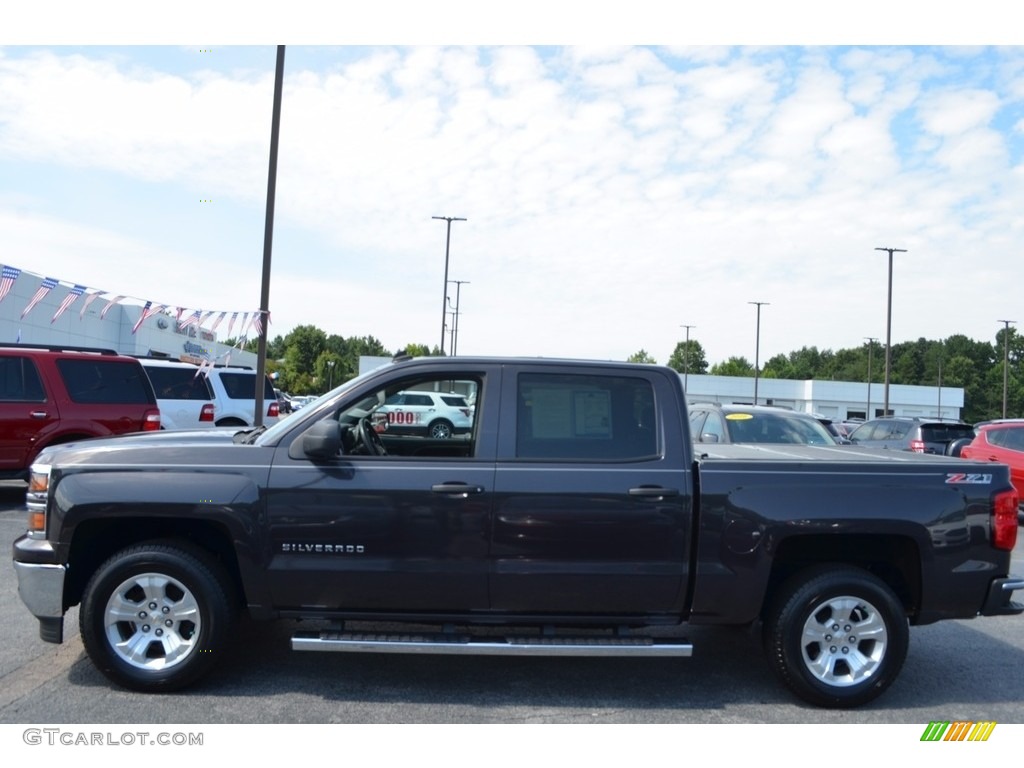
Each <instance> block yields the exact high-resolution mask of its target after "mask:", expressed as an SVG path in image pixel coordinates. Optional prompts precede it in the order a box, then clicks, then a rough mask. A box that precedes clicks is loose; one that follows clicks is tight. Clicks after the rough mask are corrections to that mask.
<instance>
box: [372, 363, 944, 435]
mask: <svg viewBox="0 0 1024 768" xmlns="http://www.w3.org/2000/svg"><path fill="white" fill-rule="evenodd" d="M390 362H391V358H388V357H360V358H359V372H360V373H366V372H367V371H370V370H373V369H374V368H378V367H380V366H382V365H387V364H388V363H390ZM679 378H680V379H683V380H684V381H685V388H686V400H687V402H690V403H744V404H751V403H753V402H754V378H753V377H752V376H706V375H697V374H689V375H684V374H679ZM884 401H885V392H884V385H882V384H877V383H876V384H871V385H868V384H867V383H865V382H856V381H815V380H808V381H797V380H794V379H764V378H760V379H758V380H757V403H758V405H774V406H776V407H779V408H789V409H791V410H794V411H803V412H805V413H813V414H817V415H819V416H824V417H826V418H829V419H832V420H833V421H843V420H845V419H867V418H875V417H877V416H881V415H882V413H883V410H882V409H883V405H884ZM963 407H964V390H963V388H961V387H919V386H910V385H907V384H890V385H889V411H890V412H891V413H892V414H893V415H894V416H918V417H921V418H929V419H930V418H943V419H959V418H960V411H961V409H962V408H963ZM868 413H870V414H871V415H870V416H868Z"/></svg>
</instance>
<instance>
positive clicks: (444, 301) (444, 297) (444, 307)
mask: <svg viewBox="0 0 1024 768" xmlns="http://www.w3.org/2000/svg"><path fill="white" fill-rule="evenodd" d="M430 218H432V219H439V220H440V221H447V222H448V236H447V237H446V238H445V241H444V283H442V284H441V288H443V289H444V290H442V291H441V354H442V355H443V354H444V329H445V326H446V325H447V322H446V321H447V314H448V252H449V249H450V248H451V244H452V222H453V221H465V219H462V218H459V217H458V216H431V217H430Z"/></svg>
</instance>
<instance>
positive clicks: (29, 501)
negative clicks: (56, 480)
mask: <svg viewBox="0 0 1024 768" xmlns="http://www.w3.org/2000/svg"><path fill="white" fill-rule="evenodd" d="M49 491H50V466H49V465H48V464H34V465H33V466H32V470H31V471H30V472H29V476H28V491H27V492H26V493H25V506H26V507H27V508H28V533H29V535H30V536H34V537H36V538H44V537H45V536H46V499H47V497H48V496H49Z"/></svg>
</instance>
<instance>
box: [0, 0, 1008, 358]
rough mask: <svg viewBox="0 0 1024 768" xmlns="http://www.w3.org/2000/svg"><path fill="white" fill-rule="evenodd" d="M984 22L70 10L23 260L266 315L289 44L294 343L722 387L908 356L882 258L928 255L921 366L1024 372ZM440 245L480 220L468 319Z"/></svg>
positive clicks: (280, 328)
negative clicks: (1004, 331) (799, 363)
mask: <svg viewBox="0 0 1024 768" xmlns="http://www.w3.org/2000/svg"><path fill="white" fill-rule="evenodd" d="M305 5H306V4H302V3H299V5H298V6H291V7H305ZM441 5H442V6H452V7H454V8H456V9H457V8H458V7H462V8H478V7H479V5H475V6H474V5H472V4H460V3H447V4H445V3H442V4H441ZM656 5H657V4H652V3H649V2H644V1H642V2H639V3H636V4H631V5H630V6H629V7H630V8H636V9H642V10H651V8H652V7H653V6H656ZM787 5H789V4H786V3H783V4H782V6H781V7H782V8H785V7H786V6H787ZM911 5H913V4H911ZM662 6H663V7H666V8H671V7H676V8H678V7H679V6H678V4H676V5H673V4H669V3H663V4H662ZM812 6H813V4H812ZM984 6H986V3H985V2H982V3H980V4H979V5H978V6H977V7H978V9H979V13H978V14H977V17H978V18H987V19H989V21H987V25H985V26H978V25H976V24H974V23H972V22H971V21H965V22H964V23H963V28H962V29H960V28H959V27H958V26H957V24H958V23H959V22H949V23H948V24H945V25H943V24H939V25H932V26H927V25H924V26H922V25H921V24H919V23H917V22H916V21H915V20H914V19H913V18H900V17H894V16H893V15H892V14H891V13H890V14H889V15H888V16H885V17H884V18H885V19H887V24H889V26H887V27H885V28H884V30H883V33H880V32H878V29H879V27H880V26H881V25H880V24H879V23H878V21H877V18H880V17H881V14H883V13H885V12H886V11H885V8H886V6H885V4H877V5H876V4H874V3H868V4H867V6H866V15H865V16H862V17H860V18H859V19H858V23H857V24H854V25H852V26H850V27H849V29H847V30H846V31H845V32H837V31H836V30H837V29H838V27H834V26H830V25H829V24H823V25H822V26H821V27H819V28H818V29H815V28H813V27H810V28H807V29H799V30H796V31H793V30H789V29H788V28H784V29H782V28H780V23H779V19H778V18H775V19H773V20H772V23H768V24H765V26H763V27H759V26H758V21H759V20H761V21H763V18H762V17H758V16H756V15H754V16H750V15H747V16H744V17H743V18H742V21H737V22H736V23H734V24H733V23H729V20H728V18H726V19H725V20H724V21H723V20H722V19H715V20H712V21H714V23H711V21H709V23H708V25H707V30H705V32H704V33H700V32H696V31H694V30H693V29H692V28H691V27H687V25H686V24H685V23H683V22H682V21H681V20H676V23H675V25H673V23H671V22H673V20H674V19H673V18H672V17H658V16H657V15H656V14H652V13H647V14H642V13H639V12H638V13H636V14H633V15H631V16H630V17H629V18H625V17H623V16H622V10H621V9H623V8H624V7H625V6H623V4H621V3H620V4H607V3H591V4H589V5H586V6H585V7H586V8H589V9H591V13H590V15H589V16H575V17H574V16H572V15H566V14H562V15H559V14H556V13H553V14H551V18H550V19H547V17H545V16H544V15H543V14H542V13H541V11H542V9H543V7H544V6H543V4H538V3H533V2H527V3H524V4H523V5H521V6H517V8H520V9H522V10H523V13H520V14H505V15H502V16H499V17H495V18H492V19H490V20H489V21H487V22H486V23H484V22H483V21H481V19H479V18H476V17H474V18H472V19H470V20H469V22H465V20H464V23H462V24H448V22H447V21H444V22H442V21H438V20H437V19H436V18H435V19H431V20H426V19H424V17H421V16H418V15H417V14H416V13H412V14H411V15H410V14H402V13H400V10H401V9H402V8H403V7H404V6H403V4H401V3H399V4H397V5H396V6H391V5H389V6H388V10H394V16H393V17H392V21H393V23H389V22H388V19H387V18H381V17H380V16H375V17H373V18H368V17H366V16H365V15H358V14H357V15H356V16H353V17H351V18H349V17H345V18H349V20H350V21H351V20H352V19H354V22H355V24H354V25H355V26H358V27H359V29H358V30H353V29H352V25H350V26H346V25H345V23H344V22H345V18H341V19H336V18H333V17H330V18H328V17H329V16H330V14H331V13H333V11H329V10H327V11H325V14H326V15H325V16H324V17H323V18H322V19H321V17H320V16H316V15H313V16H309V17H306V18H304V19H302V20H300V21H301V22H302V23H299V22H298V21H296V20H295V19H292V20H291V21H285V22H281V23H280V24H278V23H277V20H275V19H269V20H267V19H264V20H263V22H262V23H261V24H255V25H254V29H253V30H245V31H239V30H238V29H237V28H236V27H234V26H232V18H231V17H230V16H228V15H224V16H219V17H216V18H213V19H212V20H210V22H209V23H204V24H197V23H196V21H195V18H194V17H191V16H190V15H189V12H190V11H194V12H195V13H199V9H201V8H202V7H203V6H201V5H196V6H192V5H191V4H190V3H187V2H186V3H183V4H182V5H180V6H177V7H179V8H181V9H182V14H180V15H178V16H177V17H176V18H175V19H169V20H167V21H166V23H164V21H163V20H160V21H157V22H155V23H154V24H146V25H142V24H140V25H137V26H132V24H131V23H128V24H126V28H124V29H118V30H116V31H110V30H108V29H107V28H106V27H104V28H103V29H101V30H99V31H96V30H95V29H94V28H90V27H89V26H88V25H85V26H84V27H78V26H76V24H75V22H76V17H75V16H74V14H73V13H72V14H71V15H70V16H62V17H61V19H60V22H59V23H57V24H51V23H48V19H47V18H46V17H45V15H44V14H41V13H40V14H39V15H38V16H34V17H31V18H28V19H25V20H23V22H24V23H16V24H14V25H12V26H10V27H9V28H8V29H7V30H6V31H4V32H0V263H2V264H5V265H11V266H14V267H18V268H20V269H22V270H24V271H25V272H27V273H31V274H34V275H38V276H48V277H55V278H58V279H60V280H61V281H62V285H63V286H64V287H63V288H61V289H60V290H66V289H67V288H68V287H70V286H71V285H72V284H74V283H80V284H84V285H86V286H88V287H89V288H95V289H102V290H105V291H108V292H109V293H111V294H124V295H127V296H128V297H129V298H128V299H127V300H126V301H125V303H136V304H139V305H141V304H142V303H143V302H145V301H153V302H154V303H162V304H166V305H168V306H171V307H179V306H180V307H183V308H185V309H187V310H190V311H191V310H195V309H202V310H204V311H213V312H218V311H229V312H230V311H239V312H246V311H252V310H255V309H257V308H258V307H259V306H260V295H261V277H262V260H263V250H264V231H265V214H266V196H267V180H268V163H269V153H270V129H271V113H272V101H273V89H274V68H275V57H276V49H275V43H280V42H284V43H286V44H287V47H286V53H285V69H284V90H283V96H282V108H281V131H280V147H279V155H278V165H277V188H276V204H275V219H274V228H273V251H272V269H271V281H270V301H269V307H270V313H271V319H270V326H269V335H270V337H271V338H273V337H275V336H278V335H282V336H283V335H286V334H287V333H288V332H289V331H290V330H291V329H292V328H294V327H296V326H298V325H307V324H311V325H315V326H318V327H319V328H321V329H322V330H324V331H325V332H326V333H328V334H338V335H341V336H344V337H350V336H367V335H372V336H374V337H375V338H377V339H378V340H380V341H381V342H382V343H383V345H384V346H385V347H386V348H387V349H389V350H390V351H397V350H398V349H401V348H402V347H404V346H406V345H407V344H409V343H418V344H426V345H428V346H431V347H433V346H435V345H438V344H440V342H441V337H442V311H443V308H445V306H446V305H445V301H444V300H445V297H446V295H447V296H448V297H449V298H450V301H451V304H452V305H454V304H455V303H456V297H458V309H459V321H458V322H459V334H458V350H457V351H458V353H459V354H484V355H529V356H544V357H584V358H596V359H619V360H621V359H625V358H626V357H628V356H630V355H632V354H634V353H636V352H638V351H640V350H645V351H647V352H648V353H649V354H650V355H652V356H653V357H654V358H655V359H656V360H657V361H658V362H660V363H664V362H666V361H667V360H668V357H669V356H670V354H671V352H672V351H673V349H674V348H675V345H676V344H677V343H678V342H679V341H681V340H683V339H684V338H685V336H686V333H687V332H688V333H689V338H690V339H691V340H696V341H698V342H700V344H701V345H702V347H703V348H704V350H705V355H706V358H707V360H708V362H709V364H714V363H716V362H723V361H725V360H726V359H728V358H730V357H733V356H742V357H745V358H746V359H747V360H748V361H751V362H753V361H754V358H755V355H757V356H758V357H759V360H760V362H761V363H763V362H764V361H765V360H767V359H768V358H770V357H771V356H773V355H776V354H780V353H782V354H784V353H788V352H790V351H793V350H796V349H799V348H801V347H803V346H815V347H818V348H819V349H833V350H837V349H842V348H849V347H855V346H858V345H863V344H865V343H866V338H875V339H878V340H879V341H880V342H881V343H884V342H885V338H886V316H887V279H888V261H889V257H888V254H887V253H885V252H881V251H878V250H876V249H877V248H880V247H881V248H898V249H904V250H905V251H906V252H905V253H899V252H898V253H895V255H894V257H893V260H892V261H893V274H892V342H893V343H894V344H895V343H899V342H902V341H908V340H916V339H917V338H920V337H925V338H929V339H939V338H947V337H949V336H951V335H954V334H964V335H966V336H968V337H970V338H972V339H976V340H979V341H991V342H994V341H995V339H996V334H997V332H998V331H999V330H1000V329H1001V328H1003V322H1002V321H1004V320H1014V321H1017V320H1019V321H1021V323H1022V328H1024V312H1022V311H1021V306H1020V304H1021V301H1020V298H1019V296H1020V290H1019V286H1021V285H1024V258H1021V256H1022V245H1024V219H1022V217H1021V210H1022V207H1024V48H1022V47H1013V46H1008V45H1006V44H1005V43H1006V40H1004V39H1002V38H1003V36H1005V35H1006V34H1007V31H1006V30H1005V29H1002V28H1000V27H1001V26H1002V25H998V24H996V23H993V22H992V21H991V18H993V17H991V16H985V15H984V14H983V13H982V9H983V8H984ZM89 7H90V8H92V7H93V6H92V5H90V6H89ZM133 7H136V6H133ZM249 7H258V8H262V7H263V6H262V5H261V4H259V3H256V4H255V6H253V4H250V6H249ZM312 7H315V6H312ZM329 7H330V4H326V5H325V8H329ZM413 7H414V8H415V7H418V6H413ZM430 7H435V6H430ZM581 7H584V6H581ZM772 7H773V8H778V7H780V6H777V5H773V6H772ZM927 7H928V8H931V9H933V12H936V13H937V15H940V14H941V11H942V10H943V9H944V8H945V4H944V3H937V4H936V3H931V4H927ZM958 7H959V8H960V9H961V11H962V6H958ZM972 7H974V6H972ZM72 10H74V9H73V8H72ZM321 10H323V9H321ZM872 11H878V13H879V14H880V16H879V17H874V16H873V15H872V13H871V12H872ZM358 13H362V14H365V13H366V11H360V12H358ZM640 17H642V23H640V21H638V20H637V19H638V18H640ZM973 18H975V17H973V16H972V19H973ZM189 19H192V27H188V26H187V24H185V21H188V20H189ZM545 19H546V20H547V21H548V22H550V24H549V25H548V26H545V23H544V21H542V20H545ZM183 20H184V21H183ZM524 20H526V21H531V20H532V24H527V23H524ZM311 22H316V23H311ZM417 22H422V26H417ZM584 22H585V23H584ZM890 22H891V23H890ZM92 23H93V24H95V22H92ZM474 24H477V25H478V26H474ZM502 25H505V26H502ZM674 26H678V31H677V30H675V29H674V28H673V27H674ZM781 26H782V27H784V25H781ZM993 27H994V28H993ZM82 30H84V31H82ZM866 30H873V31H866ZM195 37H201V38H208V39H204V40H200V41H196V40H195V39H194V38H195ZM275 38H285V39H284V40H280V39H275ZM900 40H903V41H904V42H900ZM221 41H223V42H221ZM292 41H295V42H292ZM83 42H84V43H87V44H84V45H83V44H81V43H83ZM637 42H640V43H647V42H649V43H651V44H645V45H637V44H636V43H637ZM991 42H994V43H999V44H998V45H989V44H987V43H991ZM436 216H441V217H445V216H447V217H458V218H462V219H465V221H454V222H452V224H451V241H450V247H449V248H448V277H449V280H451V281H461V283H460V284H458V285H456V284H450V285H449V286H448V290H447V291H444V290H443V283H444V269H445V256H446V236H447V233H448V225H447V223H446V222H445V221H441V220H437V219H435V218H433V217H436ZM752 302H761V303H762V304H761V306H760V332H759V334H758V322H757V320H758V308H757V306H755V305H754V304H753V303H752ZM446 322H447V323H448V326H447V328H448V330H449V331H450V330H451V318H450V316H446ZM210 323H212V317H211V320H210V322H209V323H208V325H209V324H210ZM684 326H691V327H690V328H689V329H688V331H687V329H686V328H684ZM444 343H445V348H446V349H448V350H450V348H451V338H450V335H448V334H447V333H446V334H445V336H444Z"/></svg>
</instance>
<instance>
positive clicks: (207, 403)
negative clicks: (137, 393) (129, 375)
mask: <svg viewBox="0 0 1024 768" xmlns="http://www.w3.org/2000/svg"><path fill="white" fill-rule="evenodd" d="M139 362H141V363H142V367H143V369H145V371H146V375H147V376H149V381H150V383H151V384H152V385H153V391H154V392H155V393H156V402H157V406H158V407H159V408H160V428H161V429H206V428H210V427H215V426H216V424H215V423H214V417H215V415H216V408H215V407H214V402H213V390H212V389H211V388H210V384H209V382H207V380H206V377H205V376H197V375H196V373H197V371H198V369H197V368H196V366H194V365H192V364H191V363H183V362H180V361H178V360H170V359H163V358H142V359H141V360H140V361H139Z"/></svg>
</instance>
